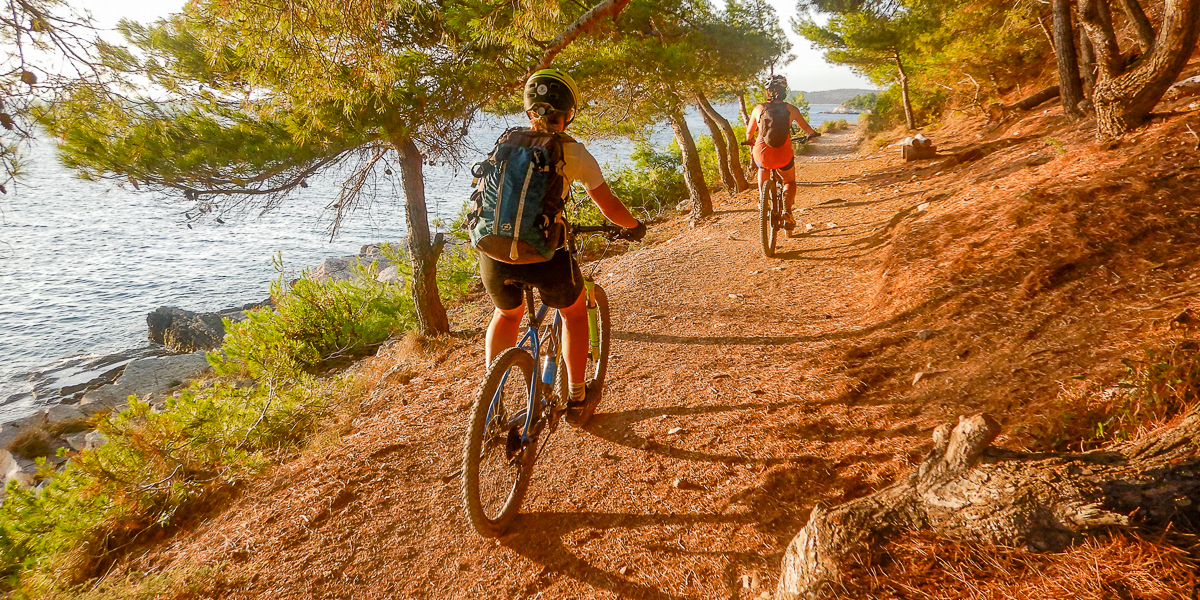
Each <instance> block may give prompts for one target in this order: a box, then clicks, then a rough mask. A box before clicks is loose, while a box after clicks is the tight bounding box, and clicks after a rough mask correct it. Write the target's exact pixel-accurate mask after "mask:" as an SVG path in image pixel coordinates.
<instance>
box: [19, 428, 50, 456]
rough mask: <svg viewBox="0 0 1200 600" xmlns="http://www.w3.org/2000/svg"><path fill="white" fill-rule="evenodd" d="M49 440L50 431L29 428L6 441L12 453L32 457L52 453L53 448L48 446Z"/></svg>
mask: <svg viewBox="0 0 1200 600" xmlns="http://www.w3.org/2000/svg"><path fill="white" fill-rule="evenodd" d="M51 441H52V438H51V436H50V433H49V432H47V431H46V430H45V429H42V428H40V427H37V428H31V429H26V430H25V431H22V432H20V433H18V434H17V437H15V438H13V441H11V442H9V443H8V449H9V451H10V452H12V453H13V454H17V455H20V456H23V457H25V458H28V459H34V458H39V457H42V456H50V455H51V454H53V453H54V449H53V448H52V447H51V446H50V442H51Z"/></svg>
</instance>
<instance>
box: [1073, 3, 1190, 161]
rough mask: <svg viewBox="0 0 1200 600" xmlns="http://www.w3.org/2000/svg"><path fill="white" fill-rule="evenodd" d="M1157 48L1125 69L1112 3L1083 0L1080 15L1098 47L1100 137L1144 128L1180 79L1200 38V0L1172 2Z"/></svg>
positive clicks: (1096, 99)
mask: <svg viewBox="0 0 1200 600" xmlns="http://www.w3.org/2000/svg"><path fill="white" fill-rule="evenodd" d="M1162 15H1163V17H1162V27H1161V29H1160V30H1159V33H1158V37H1157V38H1155V41H1154V49H1153V50H1152V51H1151V52H1150V53H1149V54H1148V55H1146V56H1143V57H1142V59H1141V60H1139V61H1137V62H1135V63H1133V65H1132V66H1131V67H1128V68H1127V67H1124V60H1123V59H1122V57H1121V56H1120V48H1119V46H1118V45H1117V37H1116V34H1115V33H1114V31H1113V27H1112V19H1111V17H1109V16H1108V14H1107V5H1106V4H1105V3H1104V2H1098V1H1097V0H1080V3H1079V17H1080V20H1081V21H1082V22H1083V25H1084V28H1085V29H1086V30H1087V34H1088V37H1089V38H1091V40H1092V45H1093V46H1094V47H1095V50H1096V64H1097V66H1098V68H1099V72H1098V73H1097V76H1096V88H1095V91H1094V92H1093V93H1092V104H1093V105H1094V106H1095V110H1096V125H1097V129H1098V131H1099V134H1100V137H1116V136H1120V135H1123V134H1125V133H1126V132H1128V131H1129V130H1130V129H1133V128H1135V127H1138V126H1140V125H1141V124H1142V123H1144V122H1145V121H1146V119H1148V118H1149V116H1150V111H1152V110H1153V109H1154V106H1155V105H1157V104H1158V101H1159V100H1161V99H1162V96H1163V94H1164V93H1165V92H1166V91H1167V88H1169V87H1170V86H1171V84H1172V83H1174V82H1175V79H1176V78H1178V77H1179V74H1180V72H1182V71H1183V68H1184V66H1186V65H1187V61H1188V59H1189V58H1191V55H1192V53H1193V52H1194V51H1195V49H1196V40H1197V38H1198V37H1200V0H1166V2H1165V3H1164V5H1163V12H1162Z"/></svg>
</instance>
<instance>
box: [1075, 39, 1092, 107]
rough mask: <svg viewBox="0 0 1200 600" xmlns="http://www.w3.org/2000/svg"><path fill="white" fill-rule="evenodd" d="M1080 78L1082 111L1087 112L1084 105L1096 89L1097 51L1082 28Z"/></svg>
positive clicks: (1089, 100) (1088, 101)
mask: <svg viewBox="0 0 1200 600" xmlns="http://www.w3.org/2000/svg"><path fill="white" fill-rule="evenodd" d="M1079 78H1080V79H1081V80H1082V81H1083V101H1081V102H1080V104H1079V105H1078V106H1080V111H1079V112H1080V113H1086V112H1087V111H1086V110H1083V106H1084V105H1086V104H1088V103H1090V102H1091V99H1092V94H1093V93H1094V92H1095V91H1096V52H1095V50H1094V49H1093V48H1092V40H1091V38H1089V37H1088V36H1087V32H1085V31H1084V30H1083V29H1082V28H1081V29H1080V30H1079Z"/></svg>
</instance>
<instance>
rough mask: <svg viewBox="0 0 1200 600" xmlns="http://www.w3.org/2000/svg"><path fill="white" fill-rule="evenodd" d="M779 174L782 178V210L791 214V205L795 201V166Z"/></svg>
mask: <svg viewBox="0 0 1200 600" xmlns="http://www.w3.org/2000/svg"><path fill="white" fill-rule="evenodd" d="M779 174H780V175H782V176H783V210H785V211H786V212H788V213H791V212H792V203H793V202H795V201H796V166H795V165H792V168H790V169H788V170H786V171H780V172H779Z"/></svg>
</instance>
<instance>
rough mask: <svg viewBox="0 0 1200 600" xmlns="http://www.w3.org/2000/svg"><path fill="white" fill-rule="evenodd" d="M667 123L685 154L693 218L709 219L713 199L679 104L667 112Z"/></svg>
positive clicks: (685, 168) (685, 177) (686, 177)
mask: <svg viewBox="0 0 1200 600" xmlns="http://www.w3.org/2000/svg"><path fill="white" fill-rule="evenodd" d="M667 121H669V122H670V123H671V129H672V130H674V131H675V139H676V140H677V141H678V142H679V150H680V151H681V152H682V153H683V183H684V184H685V185H686V186H687V189H688V196H690V197H691V198H692V218H693V219H700V218H703V217H707V216H708V215H711V214H712V212H713V207H712V197H711V196H709V193H708V185H707V184H706V183H704V173H703V172H702V171H701V170H700V155H699V154H697V153H696V142H695V141H694V140H693V139H692V132H691V131H689V130H688V126H687V122H686V121H684V120H683V111H682V110H681V109H680V108H679V105H678V104H677V105H675V106H673V107H671V109H670V110H669V111H668V112H667Z"/></svg>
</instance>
